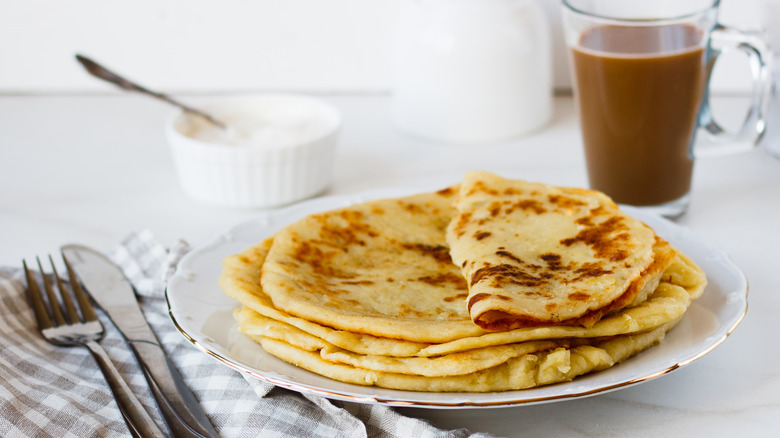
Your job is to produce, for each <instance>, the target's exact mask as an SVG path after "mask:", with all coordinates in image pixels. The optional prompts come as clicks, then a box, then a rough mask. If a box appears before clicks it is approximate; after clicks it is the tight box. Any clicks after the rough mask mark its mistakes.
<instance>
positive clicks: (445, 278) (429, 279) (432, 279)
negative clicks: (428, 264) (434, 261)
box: [417, 272, 468, 290]
mask: <svg viewBox="0 0 780 438" xmlns="http://www.w3.org/2000/svg"><path fill="white" fill-rule="evenodd" d="M417 281H422V282H423V283H426V284H430V285H431V286H445V285H450V286H452V287H454V288H455V289H462V290H466V289H467V288H468V285H467V284H466V279H465V278H463V276H462V275H458V274H453V273H452V272H444V273H441V274H436V275H426V276H423V277H419V278H417Z"/></svg>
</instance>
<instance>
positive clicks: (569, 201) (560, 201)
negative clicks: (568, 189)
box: [547, 195, 588, 209]
mask: <svg viewBox="0 0 780 438" xmlns="http://www.w3.org/2000/svg"><path fill="white" fill-rule="evenodd" d="M547 200H548V201H550V203H551V204H555V205H557V206H558V207H561V208H565V209H572V208H574V207H582V206H585V205H588V204H586V203H584V202H582V201H580V200H579V199H575V198H571V197H569V196H564V195H547Z"/></svg>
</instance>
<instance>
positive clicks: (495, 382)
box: [255, 321, 677, 392]
mask: <svg viewBox="0 0 780 438" xmlns="http://www.w3.org/2000/svg"><path fill="white" fill-rule="evenodd" d="M676 322H677V321H673V322H670V323H669V324H666V325H663V326H661V327H658V328H656V329H654V330H652V331H649V332H643V333H638V334H634V335H624V336H619V337H616V338H611V339H603V340H600V341H599V342H596V343H594V345H578V346H572V347H557V348H553V349H550V350H545V351H542V352H538V353H528V354H523V355H520V356H517V357H513V358H511V359H509V360H507V361H505V362H503V363H502V364H500V365H496V366H494V367H490V368H487V369H483V370H480V371H476V372H473V373H468V374H461V375H448V376H422V375H417V374H403V373H394V372H388V371H381V370H375V369H367V368H361V367H356V366H352V365H349V364H344V363H337V362H332V361H329V360H326V359H323V358H322V356H321V355H320V354H319V353H318V352H315V351H307V350H304V349H301V348H298V347H295V346H293V345H290V344H288V343H286V342H283V341H278V340H275V339H271V338H266V337H257V338H255V339H256V341H257V342H259V343H260V345H262V347H263V349H265V350H266V351H268V352H269V353H271V354H272V355H274V356H276V357H278V358H280V359H282V360H284V361H285V362H288V363H291V364H293V365H296V366H298V367H301V368H304V369H307V370H309V371H312V372H314V373H317V374H320V375H323V376H326V377H329V378H331V379H334V380H338V381H341V382H346V383H352V384H356V385H367V386H371V385H373V386H379V387H383V388H390V389H400V390H407V391H436V392H491V391H509V390H519V389H527V388H532V387H535V386H542V385H549V384H554V383H560V382H568V381H571V380H572V379H574V378H575V377H577V376H580V375H583V374H586V373H589V372H594V371H600V370H604V369H606V368H609V367H611V366H613V365H615V364H616V363H619V362H622V361H624V360H626V359H628V358H629V357H631V356H633V355H634V354H636V353H638V352H640V351H642V350H645V349H647V348H649V347H651V346H653V345H655V344H657V343H658V342H660V341H661V340H663V338H664V336H665V334H666V332H667V331H668V330H669V329H671V328H672V327H673V326H674V325H675V324H676Z"/></svg>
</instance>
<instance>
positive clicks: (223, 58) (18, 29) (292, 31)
mask: <svg viewBox="0 0 780 438" xmlns="http://www.w3.org/2000/svg"><path fill="white" fill-rule="evenodd" d="M404 1H405V0H221V1H215V0H212V1H209V0H188V1H184V0H135V1H116V0H68V1H60V0H27V1H12V0H4V1H3V2H2V4H0V93H5V94H26V93H84V92H89V93H93V92H96V93H115V92H117V91H116V90H115V89H113V88H112V87H111V86H110V85H108V84H105V83H102V82H100V81H98V80H96V79H94V78H91V77H89V76H88V75H87V74H86V73H85V72H84V71H83V70H81V68H80V66H79V65H78V64H77V63H76V62H75V60H74V58H73V55H74V54H75V53H82V54H84V55H86V56H90V57H92V58H94V59H95V60H97V61H99V62H101V63H103V64H105V65H106V66H108V67H110V68H112V69H114V70H116V71H118V72H121V73H123V74H125V75H126V76H128V77H129V78H131V79H135V80H137V81H139V82H141V83H142V84H145V85H147V86H149V87H152V88H157V89H161V90H163V91H167V92H178V93H192V92H195V93H201V92H202V93H213V92H242V91H265V90H282V91H300V92H314V93H326V92H328V93H332V92H338V93H385V92H389V91H391V90H392V60H391V55H390V51H391V45H392V40H393V31H394V27H395V22H396V19H397V17H398V13H399V11H400V9H401V7H402V6H403V4H404ZM537 1H539V3H541V4H542V5H543V6H544V9H545V11H546V12H547V17H548V20H549V21H550V24H551V27H552V37H553V41H554V61H555V62H554V74H555V81H554V83H555V86H556V88H557V89H558V90H563V91H565V90H566V89H567V88H568V87H569V77H568V75H569V73H568V66H567V60H566V53H565V50H564V46H563V41H562V34H561V29H560V21H561V20H560V12H559V8H560V1H559V0H537ZM627 1H634V0H627ZM779 3H780V0H723V4H722V10H721V21H722V22H723V23H725V24H729V25H735V26H738V27H742V28H751V29H757V28H760V27H761V25H762V22H770V21H773V19H772V16H774V17H775V18H774V19H780V17H778V16H777V15H779V14H778V8H777V6H778V4H779ZM771 7H774V10H773V11H771V12H770V10H771V9H772V8H771ZM742 58H743V57H742V56H741V55H733V56H728V57H727V58H726V59H724V60H723V62H720V66H719V67H718V68H717V70H716V76H715V78H714V85H715V88H716V89H717V90H720V91H722V92H734V91H742V90H744V89H746V88H747V83H748V69H747V66H746V64H747V63H745V62H744V60H743V59H742Z"/></svg>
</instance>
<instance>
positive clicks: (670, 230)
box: [167, 190, 748, 409]
mask: <svg viewBox="0 0 780 438" xmlns="http://www.w3.org/2000/svg"><path fill="white" fill-rule="evenodd" d="M406 194H409V193H408V192H406V193H400V192H398V191H387V190H384V191H375V192H371V193H366V194H363V195H359V196H349V197H346V196H344V197H327V198H319V199H315V200H311V201H308V202H304V203H301V204H297V205H294V206H292V207H288V208H285V209H281V210H275V211H269V212H265V213H261V214H260V215H259V217H258V218H257V219H255V220H252V221H249V222H245V223H243V224H240V225H237V226H235V227H233V228H231V229H230V230H228V231H226V232H224V233H222V234H220V235H219V236H217V237H216V238H215V239H214V240H213V241H212V242H211V243H209V244H208V245H205V246H203V247H201V248H198V249H196V250H194V251H192V252H191V253H189V254H188V255H187V256H186V257H185V258H184V259H183V260H182V261H181V264H180V265H179V268H178V269H177V271H176V274H175V275H174V276H173V278H172V279H171V280H170V282H169V283H168V290H167V298H168V307H169V313H170V316H171V319H172V320H173V322H174V324H175V325H176V326H177V328H178V329H179V330H180V331H181V332H182V334H184V336H185V337H186V338H187V339H188V340H190V341H191V342H192V343H193V344H194V345H195V346H196V347H197V348H199V349H201V350H202V351H204V352H206V353H207V354H209V355H211V356H213V357H215V358H216V359H218V360H219V361H221V362H222V363H224V364H226V365H228V366H230V367H233V368H235V369H237V370H239V371H241V372H244V373H248V374H249V375H251V376H254V377H256V378H259V379H262V380H265V381H268V382H271V383H273V384H275V385H278V386H282V387H285V388H289V389H292V390H295V391H299V392H306V393H313V394H318V395H321V396H325V397H329V398H333V399H340V400H348V401H354V402H362V403H381V404H387V405H393V406H417V407H428V408H440V409H444V408H470V407H475V406H486V407H500V406H511V405H520V404H536V403H544V402H551V401H556V400H562V399H567V398H574V397H585V396H589V395H594V394H598V393H603V392H606V391H612V390H616V389H620V388H625V387H627V386H630V385H634V384H638V383H641V382H645V381H648V380H651V379H653V378H656V377H659V376H662V375H664V374H666V373H669V372H670V371H673V370H675V369H677V368H680V367H682V366H685V365H687V364H689V363H691V362H693V361H694V360H696V359H698V358H700V357H702V356H704V355H705V354H706V353H708V352H710V351H712V350H713V349H714V348H715V347H717V346H718V345H719V344H720V343H721V342H723V341H724V340H725V339H726V337H727V336H728V335H729V334H731V332H732V331H733V330H734V329H735V328H736V327H737V325H739V323H740V321H742V318H743V317H744V316H745V312H746V311H747V288H748V286H747V281H746V279H745V276H744V274H743V273H742V272H741V271H740V270H739V269H738V268H737V267H736V266H735V265H734V264H733V263H732V262H731V261H730V260H729V258H728V256H727V255H726V254H725V253H724V252H723V251H721V250H720V249H718V248H717V247H716V246H715V245H713V244H712V243H710V242H708V241H706V240H704V239H702V238H701V237H698V236H696V235H695V234H693V233H691V232H690V231H689V230H687V229H686V228H683V227H681V226H679V225H676V224H674V223H672V222H670V221H668V220H665V219H663V218H661V217H658V216H655V215H650V214H648V213H645V212H642V211H641V210H637V209H633V208H630V207H624V209H625V210H626V211H627V212H628V213H629V214H631V215H633V216H634V217H636V218H638V219H640V220H642V221H644V222H645V223H647V224H648V225H650V226H651V227H653V228H654V229H655V230H656V232H657V233H658V234H659V235H661V236H662V237H664V238H665V239H667V240H668V241H670V242H671V243H672V244H674V245H675V246H677V247H678V248H680V249H681V250H682V251H683V252H684V253H685V254H687V255H688V256H689V257H691V258H692V259H694V260H695V261H696V263H698V264H699V266H701V267H702V269H704V271H705V272H706V273H707V278H708V281H709V284H708V285H707V289H706V290H705V291H704V294H703V295H702V297H701V298H699V299H698V300H696V301H694V302H693V304H692V305H691V307H690V309H689V310H688V313H687V314H686V315H685V317H684V318H683V320H682V321H680V323H679V324H678V325H677V327H675V328H674V329H673V330H672V331H670V332H669V333H668V334H667V336H666V339H665V340H664V341H663V342H662V343H661V344H660V345H658V346H656V347H653V348H651V349H649V350H646V351H644V352H642V353H641V354H639V355H637V356H634V357H633V358H631V359H629V360H627V361H625V362H623V363H621V364H618V365H616V366H614V367H611V368H609V369H607V370H604V371H601V372H598V373H592V374H588V375H585V376H582V377H578V378H576V379H574V380H573V381H572V382H568V383H561V384H557V385H550V386H543V387H540V388H533V389H526V390H520V391H505V392H493V393H428V392H414V391H398V390H391V389H383V388H377V387H372V386H359V385H352V384H347V383H342V382H338V381H335V380H331V379H328V378H326V377H323V376H320V375H318V374H314V373H311V372H309V371H306V370H304V369H301V368H298V367H295V366H293V365H290V364H288V363H286V362H283V361H281V360H279V359H277V358H276V357H274V356H271V355H270V354H268V353H266V352H265V351H264V350H263V349H262V348H261V347H260V346H259V345H257V344H256V343H254V342H252V341H251V340H249V338H247V337H246V336H244V335H243V334H241V333H239V332H238V330H237V329H236V323H235V321H234V320H233V318H232V311H233V309H234V308H236V307H238V303H237V302H236V301H234V300H233V299H231V298H229V297H227V296H226V295H225V294H223V293H222V291H221V290H220V289H219V286H218V285H217V279H218V278H219V275H220V272H221V269H222V268H221V262H222V259H223V258H224V257H226V256H228V255H230V254H235V253H238V252H240V251H242V250H244V249H245V248H247V247H249V246H251V245H255V244H257V243H258V242H260V241H261V240H262V239H263V238H265V237H267V236H269V235H271V234H272V233H274V232H275V231H277V230H279V229H280V228H282V227H284V226H285V225H288V224H290V223H292V222H294V221H296V220H298V219H300V218H302V217H304V216H306V215H308V214H311V213H315V212H320V211H325V210H330V209H333V208H339V207H344V206H347V205H350V204H354V203H357V202H362V201H366V200H369V199H378V198H385V197H395V196H402V195H406Z"/></svg>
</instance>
